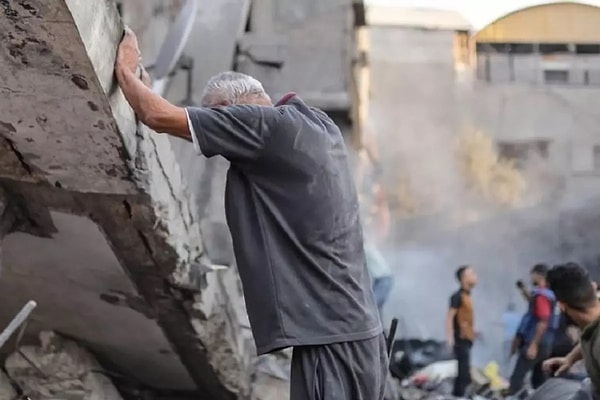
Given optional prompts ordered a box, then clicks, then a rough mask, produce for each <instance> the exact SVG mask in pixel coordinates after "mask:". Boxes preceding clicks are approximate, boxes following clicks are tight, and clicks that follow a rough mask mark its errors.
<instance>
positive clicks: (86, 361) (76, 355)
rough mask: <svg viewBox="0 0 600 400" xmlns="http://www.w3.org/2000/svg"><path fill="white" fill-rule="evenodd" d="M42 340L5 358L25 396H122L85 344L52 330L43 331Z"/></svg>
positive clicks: (84, 399)
mask: <svg viewBox="0 0 600 400" xmlns="http://www.w3.org/2000/svg"><path fill="white" fill-rule="evenodd" d="M40 343H41V344H40V345H39V346H23V347H21V348H20V349H19V350H20V351H19V352H16V353H13V354H12V355H10V356H9V357H8V358H7V359H6V371H7V373H8V374H9V376H10V377H11V378H12V379H13V380H14V381H15V382H16V383H17V385H19V387H20V388H21V389H22V390H23V392H24V394H25V395H26V396H28V397H30V398H31V399H32V400H36V399H48V398H52V399H69V400H121V396H120V395H119V392H118V391H117V389H116V388H115V387H114V386H113V384H112V382H111V381H110V379H109V378H108V377H107V376H106V375H105V373H104V371H103V369H102V367H101V366H100V364H99V363H98V362H97V361H96V359H95V358H94V356H92V355H91V354H90V353H89V352H88V351H87V350H85V349H84V348H83V347H82V346H80V345H78V344H77V343H75V342H73V341H71V340H67V339H64V338H61V337H60V336H58V335H56V334H55V333H53V332H42V333H40ZM23 355H24V356H25V357H23Z"/></svg>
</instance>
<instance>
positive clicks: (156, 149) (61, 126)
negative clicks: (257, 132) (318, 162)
mask: <svg viewBox="0 0 600 400" xmlns="http://www.w3.org/2000/svg"><path fill="white" fill-rule="evenodd" d="M336 1H337V3H339V4H340V5H343V6H344V7H345V9H346V14H344V13H340V15H339V18H338V19H339V21H338V24H337V25H335V26H333V25H331V24H328V23H324V22H323V21H324V16H325V14H323V10H321V9H319V10H312V12H313V13H314V15H313V14H311V17H310V19H313V20H314V23H315V24H317V25H319V24H320V25H323V29H325V28H327V29H334V30H337V29H339V32H338V33H337V34H336V35H334V36H333V37H334V39H335V43H334V44H330V45H329V47H330V48H337V47H340V46H339V45H340V43H342V44H344V46H346V45H351V44H352V41H351V40H347V38H346V37H345V36H344V35H345V33H344V35H342V32H347V31H348V32H351V30H348V29H347V26H346V25H348V24H349V23H350V22H349V21H350V16H351V15H350V13H351V12H352V11H351V10H352V9H353V8H355V7H353V5H352V4H353V3H352V2H350V1H347V0H336ZM167 3H168V6H167V5H166V4H167ZM176 3H181V2H177V1H174V2H170V1H169V2H166V1H163V0H127V1H118V2H117V1H115V0H96V1H88V0H58V1H52V2H47V1H43V0H31V1H23V0H15V1H13V0H0V40H1V41H2V43H3V44H4V45H3V46H2V48H0V97H1V98H2V100H1V102H0V255H1V257H2V258H1V259H0V293H1V298H0V300H1V301H0V304H1V305H2V306H1V307H0V327H2V326H5V324H6V323H8V321H9V320H10V319H11V318H12V317H13V316H14V315H15V313H16V312H17V311H18V310H19V309H20V307H22V305H23V304H24V303H26V302H27V301H29V300H35V301H36V302H37V303H38V304H39V307H38V309H36V311H35V312H34V314H33V315H32V316H31V318H30V321H29V324H28V328H27V331H26V333H25V337H24V339H27V343H30V342H31V340H37V337H38V335H41V336H40V337H41V342H42V344H41V345H40V346H33V347H24V348H23V354H25V355H26V357H28V358H35V359H36V360H37V361H36V362H39V363H40V364H39V365H38V364H34V365H38V366H41V365H46V364H47V367H48V368H49V371H50V372H47V374H48V376H52V374H58V375H61V376H64V377H65V379H67V378H68V379H71V381H69V382H71V383H68V382H67V383H65V384H64V385H66V386H64V385H63V384H60V385H58V386H57V385H55V384H54V383H52V382H50V381H48V380H45V375H43V376H38V375H36V373H35V371H33V370H32V369H31V368H30V364H29V363H27V362H26V361H24V360H23V359H22V355H15V354H8V353H7V351H9V350H7V348H9V347H10V346H5V347H4V348H3V349H0V359H1V360H3V359H5V358H6V357H7V358H6V359H7V362H6V369H7V371H8V372H9V376H11V377H12V378H13V379H15V380H16V381H17V382H18V383H19V385H23V388H24V390H25V389H26V391H27V392H30V393H32V398H34V397H35V396H34V395H36V394H39V395H40V396H42V395H43V396H46V394H48V393H50V392H53V393H58V392H60V391H61V390H62V391H64V392H65V393H66V392H69V393H71V391H73V390H74V392H73V393H75V394H74V395H75V396H80V397H81V396H84V397H81V398H99V397H85V396H88V395H89V396H92V394H89V393H95V392H94V390H96V391H101V390H107V391H108V392H110V390H109V389H107V388H108V387H110V385H108V383H107V384H106V385H105V384H103V383H102V382H103V379H104V378H101V377H100V376H97V374H91V373H89V372H85V371H88V369H85V368H83V367H81V368H80V367H78V366H77V363H78V362H79V361H77V360H79V359H81V360H82V362H84V361H85V363H88V364H90V365H92V364H93V365H97V362H96V361H95V359H94V358H93V357H91V355H90V354H94V356H95V357H96V358H97V359H98V360H99V362H100V363H102V364H103V365H104V364H105V363H106V362H107V361H108V362H109V363H110V365H111V372H114V373H116V374H119V375H123V376H127V377H128V378H130V379H132V380H134V381H136V382H139V385H141V386H143V387H148V388H153V389H157V390H169V389H177V390H180V391H184V392H186V393H191V394H193V395H195V396H196V397H198V396H199V397H203V396H204V397H206V396H209V397H210V398H215V399H232V400H233V399H236V398H248V396H250V395H252V396H253V398H254V399H256V400H261V399H265V400H266V399H270V398H276V399H283V398H285V397H284V396H287V381H286V379H287V378H286V377H285V374H286V373H283V372H281V371H283V370H285V369H286V367H285V366H282V365H284V364H286V363H289V354H288V355H285V356H282V357H280V356H269V357H266V358H265V359H261V361H260V362H258V363H257V362H256V360H255V356H254V354H255V349H254V345H253V341H252V335H251V332H250V328H249V323H248V320H247V316H246V311H245V307H244V302H243V295H242V290H241V286H240V281H239V276H238V274H237V271H236V269H235V265H234V260H233V256H232V254H231V243H230V239H229V235H228V233H227V231H226V227H225V217H224V212H223V192H224V182H225V173H226V170H227V163H226V162H224V160H219V159H211V160H207V159H204V158H201V157H197V156H196V155H195V154H194V152H193V149H192V146H190V145H189V144H188V143H184V142H182V141H178V140H174V139H170V138H167V137H165V136H159V135H156V134H155V133H154V132H151V131H150V130H149V129H147V128H146V127H144V126H140V125H139V124H138V123H137V121H136V118H135V115H134V114H133V113H132V111H131V109H130V107H129V106H128V104H127V103H126V101H125V99H124V97H123V95H122V94H121V92H120V91H119V89H118V87H117V85H116V83H115V81H114V76H113V65H114V58H115V54H116V48H117V44H118V42H119V40H120V38H121V35H122V29H123V25H122V22H121V18H120V16H119V11H118V6H120V8H121V12H125V13H127V12H129V17H128V18H129V20H131V19H135V18H136V17H139V16H144V17H143V18H145V20H144V21H139V20H138V21H132V22H134V23H133V25H136V23H137V25H136V26H133V28H134V29H135V30H136V32H138V35H139V36H140V43H141V44H142V47H151V46H149V45H148V44H152V43H160V42H161V40H162V37H161V35H163V36H164V33H165V32H166V30H167V28H168V21H170V18H171V17H170V16H171V14H172V13H173V9H175V8H176V7H177V4H176ZM209 3H210V4H208V3H206V4H205V7H202V10H201V11H200V13H199V15H198V18H197V23H196V26H195V27H194V32H193V36H194V37H197V38H201V39H202V40H201V43H199V44H198V43H191V44H190V46H188V47H190V48H191V49H193V50H195V51H187V50H186V51H187V52H188V53H189V55H192V56H194V57H196V58H197V59H198V62H196V64H195V66H194V85H195V86H194V88H193V89H194V94H195V93H197V92H199V91H200V89H201V87H202V86H203V85H204V82H206V80H207V79H208V77H209V76H210V75H212V74H214V73H216V72H219V71H221V70H224V69H228V68H230V67H231V65H233V64H235V62H234V61H235V59H236V58H237V55H236V54H235V52H236V48H237V46H238V40H239V37H240V34H241V33H242V32H243V31H244V27H245V26H246V25H247V23H248V20H249V18H250V3H251V2H250V0H224V1H222V2H219V3H217V2H214V3H213V2H209ZM337 3H336V4H337ZM282 4H283V3H282ZM284 5H285V10H289V9H290V8H293V7H296V2H286V3H285V4H284ZM268 6H269V4H268V2H267V3H264V2H262V3H260V8H259V7H255V8H254V10H255V12H254V13H253V15H252V18H254V19H255V20H256V21H258V20H260V19H261V18H263V19H264V18H266V17H269V16H272V17H273V18H275V17H274V16H275V14H274V13H271V12H270V10H269V8H268ZM140 7H141V8H140ZM144 7H145V8H144ZM265 7H266V8H265ZM311 7H312V6H311ZM139 9H143V10H144V12H143V13H139V12H137V11H138V10H139ZM128 10H129V11H128ZM257 10H262V11H260V12H258V11H257ZM319 13H321V14H323V15H320V14H319ZM285 14H286V15H287V14H289V12H286V13H285ZM317 14H318V15H320V16H319V18H316V17H317ZM342 14H343V15H342ZM124 18H125V20H126V21H127V20H128V18H127V17H126V16H124ZM152 18H157V20H158V19H160V21H162V22H161V23H157V24H156V25H157V29H150V30H146V31H145V32H144V30H145V28H144V26H146V25H148V20H150V19H152ZM291 22H293V21H291ZM291 22H290V21H285V23H291ZM128 23H129V21H128ZM254 25H255V26H258V24H254ZM230 26H237V27H239V29H230ZM146 27H147V26H146ZM308 29H310V30H314V29H313V27H312V26H311V27H309V28H308ZM150 31H152V32H150ZM269 35H270V33H269V32H262V33H261V38H263V37H265V38H266V37H267V36H269ZM294 35H295V36H294V37H292V39H293V41H292V42H290V46H292V47H291V48H292V49H295V50H293V51H291V52H289V53H290V54H289V57H291V58H289V57H288V58H289V60H288V61H290V60H291V61H294V60H295V58H293V56H294V52H298V51H300V50H302V51H308V52H312V51H314V50H313V47H312V45H311V46H308V47H307V46H306V45H305V43H303V42H301V41H300V40H299V39H301V38H302V37H304V34H303V33H302V31H301V30H298V29H295V30H294ZM323 36H328V35H323ZM261 40H262V39H261ZM261 40H259V42H260V43H258V44H259V45H260V46H259V47H261V46H267V47H269V48H270V44H269V43H270V42H269V41H267V42H268V43H267V42H264V43H263V42H262V41H261ZM265 40H266V39H265ZM244 43H245V45H244V46H242V47H243V48H244V49H246V47H248V46H249V45H248V42H247V41H245V42H244ZM277 43H279V42H277ZM255 44H256V43H255ZM278 46H279V44H277V46H276V47H277V48H279V47H278ZM294 46H295V47H294ZM250 47H253V46H250ZM254 47H256V46H254ZM254 47H253V48H254ZM253 48H252V49H246V50H248V52H250V53H252V52H253V51H254V50H253ZM261 48H262V47H261ZM188 50H189V49H188ZM207 54H210V57H206V55H207ZM324 54H325V53H324ZM351 54H352V51H348V49H346V48H345V47H344V48H342V47H340V48H339V49H337V52H331V51H329V50H328V52H327V55H328V57H330V58H333V59H334V60H333V62H329V61H328V62H326V63H325V64H326V65H328V66H329V65H334V66H335V68H338V66H342V67H344V68H342V69H344V71H343V73H342V71H337V70H336V71H334V69H335V68H334V67H332V68H331V71H330V75H331V76H332V77H334V78H336V79H337V81H339V82H338V83H339V84H338V85H336V88H335V89H336V92H335V96H334V97H335V98H337V97H340V96H341V97H343V98H346V97H349V96H350V88H348V87H344V83H345V82H347V81H349V79H347V77H346V74H349V73H350V70H351V65H350V64H351V60H350V56H351ZM154 55H155V54H154ZM144 57H148V59H147V60H145V61H150V60H152V57H153V54H152V52H146V50H144ZM282 57H283V56H282ZM303 57H304V56H303ZM346 57H347V58H346ZM241 58H242V59H243V60H242V59H240V60H239V61H240V66H241V67H244V68H249V69H251V68H252V62H251V60H250V61H249V59H247V56H246V58H244V57H241ZM338 58H339V59H338ZM288 64H290V65H294V64H295V63H294V62H289V63H288ZM346 65H347V70H346V68H345V66H346ZM242 69H243V68H242ZM258 69H259V71H257V73H259V72H261V70H262V73H263V75H264V74H266V75H265V76H261V78H263V79H265V80H267V81H268V80H271V81H272V82H277V83H278V84H281V83H285V86H287V85H288V84H289V82H288V78H286V79H283V78H282V79H279V78H278V79H272V78H269V77H271V75H272V73H273V72H276V71H272V70H271V68H270V67H269V66H266V67H265V66H264V65H262V64H261V67H260V68H258ZM304 70H305V69H304V68H302V71H304ZM298 71H300V69H299V68H295V69H293V70H292V69H289V70H288V69H284V70H283V72H285V74H289V76H294V75H296V74H297V72H298ZM307 71H308V69H307ZM280 74H281V71H279V72H277V76H279V75H280ZM286 77H288V75H286ZM304 80H305V81H306V82H308V83H310V84H311V85H310V87H308V86H307V87H306V88H304V89H302V85H296V86H298V87H299V88H301V89H302V90H301V91H305V92H307V93H312V95H316V94H318V93H319V91H320V90H319V88H318V87H314V86H315V85H316V83H314V82H313V80H312V79H303V81H304ZM322 83H323V82H320V83H318V84H319V85H321V84H322ZM180 86H181V82H174V85H173V87H174V88H175V89H177V87H180ZM292 86H294V85H292ZM338 86H339V87H338ZM282 89H283V88H280V87H273V91H274V93H276V95H278V94H280V93H279V92H281V91H282ZM285 89H287V88H285ZM345 92H347V93H345ZM344 93H345V94H344ZM301 94H302V93H301ZM342 94H344V95H343V96H342ZM173 95H174V96H175V97H177V98H176V99H172V100H173V101H176V100H180V99H181V98H183V97H184V96H183V94H182V93H181V92H179V93H173ZM309 97H310V96H309ZM313 97H314V96H313ZM328 98H329V97H328ZM344 107H350V105H346V103H345V102H344ZM338 108H339V107H338ZM338 108H336V109H335V111H336V112H337V114H336V116H337V117H339V118H341V119H342V120H344V121H345V123H346V124H348V123H349V121H347V120H348V118H347V114H349V109H346V108H344V109H343V110H340V109H338ZM346 130H349V127H348V126H347V127H346ZM31 249H35V251H31ZM212 264H222V265H226V266H229V267H230V268H229V269H226V270H222V271H218V272H210V273H206V270H207V268H206V267H207V266H208V267H209V268H208V269H210V265H212ZM65 293H68V296H66V295H65ZM106 327H110V329H106ZM47 331H55V332H60V334H61V335H64V337H68V338H70V339H69V340H73V341H66V342H64V341H63V339H60V338H58V337H57V336H53V335H51V334H47V333H43V334H40V332H47ZM75 342H80V343H85V347H86V349H87V350H83V349H81V348H79V347H77V346H78V345H76V344H75ZM87 351H89V353H87ZM84 354H85V355H84ZM265 360H266V361H265ZM282 360H283V361H282ZM61 363H64V364H65V366H64V369H60V368H59V367H58V365H62V364H61ZM51 364H56V368H59V369H57V370H53V369H52V368H53V367H52V365H51ZM265 365H271V367H268V368H266V367H265ZM113 367H114V368H113ZM40 368H41V367H40ZM44 368H46V367H44ZM61 368H62V367H61ZM94 368H96V367H94ZM41 369H42V370H43V368H41ZM113 369H114V371H113ZM255 369H256V371H255ZM277 370H279V372H276V371H277ZM74 371H77V373H75V372H74ZM37 372H39V371H37ZM84 373H85V374H84ZM81 374H84V375H81ZM75 375H76V376H77V378H74V376H75ZM1 377H2V375H0V379H2V378H1ZM106 379H108V378H106ZM0 382H2V383H3V382H4V381H3V380H0ZM28 382H35V383H31V384H30V383H28ZM107 382H108V380H107ZM253 382H256V384H255V385H254V386H255V388H254V389H253ZM28 385H32V386H28ZM69 385H70V386H69ZM115 385H117V383H115ZM2 386H3V387H2V388H0V390H9V386H7V385H4V384H3V385H2ZM4 386H6V389H5V388H4ZM89 387H94V388H96V389H94V390H92V392H89V391H88V389H89ZM283 387H285V390H284V389H282V388H283ZM101 388H102V389H101ZM111 390H112V389H111ZM108 392H107V393H105V394H106V397H105V398H107V399H108V398H111V397H110V396H109V393H108ZM283 393H285V394H283ZM9 395H12V392H11V393H10V394H7V395H6V396H9ZM115 398H118V397H115ZM0 399H1V397H0Z"/></svg>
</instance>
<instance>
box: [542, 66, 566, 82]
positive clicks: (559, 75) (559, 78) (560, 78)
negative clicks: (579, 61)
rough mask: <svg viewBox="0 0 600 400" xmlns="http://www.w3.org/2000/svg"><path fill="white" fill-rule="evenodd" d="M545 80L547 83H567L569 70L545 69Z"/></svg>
mask: <svg viewBox="0 0 600 400" xmlns="http://www.w3.org/2000/svg"><path fill="white" fill-rule="evenodd" d="M544 82H546V83H567V82H569V71H565V70H551V69H550V70H545V71H544Z"/></svg>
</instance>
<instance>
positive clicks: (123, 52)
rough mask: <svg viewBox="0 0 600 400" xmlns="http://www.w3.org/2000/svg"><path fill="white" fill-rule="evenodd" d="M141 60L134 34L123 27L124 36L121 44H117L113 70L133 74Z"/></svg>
mask: <svg viewBox="0 0 600 400" xmlns="http://www.w3.org/2000/svg"><path fill="white" fill-rule="evenodd" d="M141 60H142V57H141V53H140V49H139V47H138V41H137V38H136V37H135V33H133V31H132V30H131V29H129V28H128V27H125V35H124V36H123V40H122V41H121V44H119V50H118V53H117V61H116V65H115V69H117V70H119V69H120V70H121V71H128V72H132V73H134V74H135V73H136V71H137V69H138V65H139V64H140V61H141Z"/></svg>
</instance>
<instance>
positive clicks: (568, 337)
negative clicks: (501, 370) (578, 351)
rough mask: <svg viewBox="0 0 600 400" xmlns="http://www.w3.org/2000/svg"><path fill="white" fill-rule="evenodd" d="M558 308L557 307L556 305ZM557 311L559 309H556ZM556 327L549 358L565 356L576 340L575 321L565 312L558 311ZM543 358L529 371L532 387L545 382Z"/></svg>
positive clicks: (576, 329)
mask: <svg viewBox="0 0 600 400" xmlns="http://www.w3.org/2000/svg"><path fill="white" fill-rule="evenodd" d="M557 310H558V307H557ZM558 311H559V310H558ZM558 318H559V320H558V328H557V329H556V332H555V335H554V341H553V343H552V351H551V353H550V356H549V357H548V358H549V359H551V358H557V357H565V356H566V355H567V354H569V353H570V352H571V350H573V347H575V345H576V344H577V340H578V333H577V331H578V328H577V325H576V324H575V322H574V321H573V320H572V319H571V318H570V317H569V316H568V315H567V314H565V313H560V314H559V316H558ZM544 361H546V360H545V359H544V360H542V361H539V362H538V363H537V364H536V365H535V366H534V367H533V371H532V373H531V383H532V386H533V387H534V388H538V387H540V386H541V385H543V384H544V382H546V379H547V378H548V376H547V375H546V374H545V373H544V370H543V363H544Z"/></svg>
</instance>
